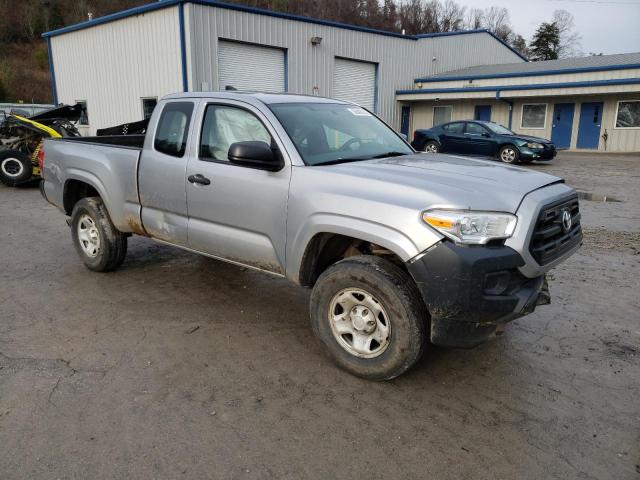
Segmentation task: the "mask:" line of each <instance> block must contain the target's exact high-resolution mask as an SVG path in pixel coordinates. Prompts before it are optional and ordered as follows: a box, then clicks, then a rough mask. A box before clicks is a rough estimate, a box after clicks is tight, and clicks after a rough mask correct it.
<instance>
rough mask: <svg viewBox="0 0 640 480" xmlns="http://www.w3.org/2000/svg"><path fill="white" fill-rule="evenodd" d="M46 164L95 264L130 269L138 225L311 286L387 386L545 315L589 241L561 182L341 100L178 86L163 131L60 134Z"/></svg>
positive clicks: (334, 332)
mask: <svg viewBox="0 0 640 480" xmlns="http://www.w3.org/2000/svg"><path fill="white" fill-rule="evenodd" d="M40 163H41V168H42V172H43V178H44V180H43V183H42V187H41V190H42V193H43V195H44V197H45V198H46V199H47V200H48V201H49V202H51V203H52V204H54V205H56V206H57V207H59V208H60V209H61V210H62V211H63V212H64V213H65V215H67V216H69V217H70V221H69V223H70V226H71V234H72V237H73V242H74V244H75V247H76V249H77V251H78V254H79V255H80V257H81V258H82V260H83V261H84V263H85V264H86V266H87V267H88V268H89V269H91V270H95V271H109V270H114V269H115V268H117V267H118V266H119V265H120V264H121V263H122V262H123V260H124V258H125V255H126V251H127V239H128V237H129V236H130V235H132V234H137V235H143V236H146V237H150V238H152V239H154V240H157V241H159V242H163V243H166V244H170V245H175V246H177V247H181V248H184V249H187V250H190V251H193V252H197V253H201V254H203V255H208V256H211V257H214V258H218V259H220V260H224V261H228V262H231V263H235V264H238V265H243V266H247V267H252V268H256V269H259V270H263V271H265V272H269V273H271V274H274V275H278V276H282V277H286V278H288V279H289V280H291V281H292V282H295V283H296V284H298V285H301V286H304V287H312V288H313V291H312V294H311V305H310V310H311V323H312V326H313V329H314V331H315V333H316V334H317V336H318V337H319V338H320V340H321V341H322V342H323V343H324V344H325V346H326V347H327V349H328V351H329V352H330V354H331V356H332V357H333V358H334V360H335V361H336V362H337V363H338V364H339V365H340V366H341V367H343V368H345V369H346V370H348V371H349V372H351V373H353V374H355V375H359V376H362V377H365V378H369V379H375V380H384V379H390V378H393V377H396V376H397V375H400V374H401V373H403V372H404V371H406V370H407V369H408V368H409V367H411V365H413V364H414V363H415V362H416V361H417V360H418V358H419V357H420V355H421V353H422V352H423V350H424V348H425V346H426V344H427V343H428V341H430V342H431V343H434V344H437V345H445V346H459V347H471V346H474V345H478V344H480V343H482V342H484V341H486V340H487V339H489V338H491V337H493V336H494V335H495V333H496V329H498V328H501V327H502V326H503V325H504V324H505V323H506V322H509V321H511V320H513V319H515V318H518V317H520V316H522V315H526V314H528V313H531V312H532V311H533V310H534V308H535V307H536V305H537V304H538V303H540V298H541V297H546V288H545V285H546V283H545V273H546V272H547V271H548V270H549V269H551V268H553V267H555V266H556V265H558V264H559V263H561V262H562V261H564V260H565V259H566V258H567V257H569V256H570V255H572V254H573V253H574V252H575V251H576V250H577V249H578V248H579V246H580V245H581V243H582V231H581V228H580V213H579V207H578V199H577V196H576V192H575V191H574V190H573V189H572V188H570V187H568V186H567V185H565V184H564V182H563V181H562V180H561V179H559V178H556V177H553V176H550V175H546V174H543V173H538V172H534V171H531V170H524V169H521V168H518V167H513V166H506V165H501V164H498V163H495V162H491V161H485V160H476V159H469V158H462V157H455V156H447V155H442V154H428V153H416V152H415V151H414V150H413V149H412V148H411V146H410V145H409V144H407V142H406V141H405V140H404V139H403V138H402V137H401V136H400V135H398V134H397V133H395V132H394V131H393V130H392V129H391V128H389V127H388V126H387V125H386V124H385V123H384V122H382V121H381V120H380V119H379V118H377V117H376V116H375V115H373V114H371V113H370V112H368V111H367V110H365V109H362V108H360V107H358V106H356V105H353V104H350V103H345V102H341V101H337V100H332V99H326V98H318V97H308V96H299V95H284V94H261V93H239V92H225V93H222V92H220V93H184V94H175V95H169V96H167V97H165V98H163V99H162V100H161V101H160V103H159V104H158V106H157V107H156V109H155V111H154V112H153V115H152V117H151V119H150V123H149V127H148V131H147V134H146V136H127V137H84V138H78V139H57V140H46V141H45V144H44V149H43V153H42V154H41V155H40ZM541 292H542V294H541Z"/></svg>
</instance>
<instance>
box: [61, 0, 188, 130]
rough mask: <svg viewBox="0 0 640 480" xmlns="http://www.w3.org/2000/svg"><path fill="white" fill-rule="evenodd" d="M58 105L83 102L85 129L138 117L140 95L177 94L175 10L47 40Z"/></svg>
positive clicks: (179, 85)
mask: <svg viewBox="0 0 640 480" xmlns="http://www.w3.org/2000/svg"><path fill="white" fill-rule="evenodd" d="M51 47H52V51H53V64H54V70H55V75H56V86H57V90H58V101H59V102H64V103H74V102H75V101H76V100H86V101H87V110H88V113H89V128H88V129H85V130H86V133H89V134H94V133H95V130H96V129H97V128H103V127H107V126H113V125H118V124H121V123H125V122H130V121H134V120H141V119H142V101H141V98H142V97H161V96H162V95H165V94H167V93H172V92H178V91H182V64H181V61H180V34H179V23H178V7H172V8H165V9H161V10H157V11H153V12H148V13H145V14H142V15H136V16H133V17H128V18H124V19H122V20H118V21H114V22H109V23H105V24H102V25H96V26H94V27H91V28H87V29H83V30H77V31H74V32H70V33H66V34H63V35H59V36H54V37H52V38H51Z"/></svg>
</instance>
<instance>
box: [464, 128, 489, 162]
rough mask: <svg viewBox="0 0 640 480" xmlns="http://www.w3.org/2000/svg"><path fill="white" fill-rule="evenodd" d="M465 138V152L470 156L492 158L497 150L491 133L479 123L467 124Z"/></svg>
mask: <svg viewBox="0 0 640 480" xmlns="http://www.w3.org/2000/svg"><path fill="white" fill-rule="evenodd" d="M464 138H465V147H464V152H465V153H468V154H470V155H481V156H490V155H493V154H494V152H495V150H496V146H495V141H494V140H493V138H492V135H491V133H489V131H488V130H487V129H486V128H484V127H483V126H482V125H480V124H479V123H474V122H467V125H466V127H465V130H464Z"/></svg>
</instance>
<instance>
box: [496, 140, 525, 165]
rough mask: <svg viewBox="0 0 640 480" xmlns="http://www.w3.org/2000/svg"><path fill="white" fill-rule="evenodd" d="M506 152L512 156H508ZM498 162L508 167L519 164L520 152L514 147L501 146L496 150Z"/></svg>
mask: <svg viewBox="0 0 640 480" xmlns="http://www.w3.org/2000/svg"><path fill="white" fill-rule="evenodd" d="M508 152H512V153H513V155H510V154H508ZM498 160H500V161H501V162H503V163H508V164H510V165H514V164H516V163H519V162H520V150H518V147H516V146H515V145H503V146H502V147H500V150H498Z"/></svg>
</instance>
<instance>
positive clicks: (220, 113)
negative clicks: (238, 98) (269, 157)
mask: <svg viewBox="0 0 640 480" xmlns="http://www.w3.org/2000/svg"><path fill="white" fill-rule="evenodd" d="M247 141H260V142H264V143H266V144H267V145H271V135H270V134H269V131H268V130H267V129H266V127H265V126H264V125H263V124H262V122H261V121H260V120H259V119H258V118H257V117H256V116H255V115H254V114H253V113H251V112H249V111H247V110H245V109H243V108H239V107H233V106H229V105H209V106H207V110H206V112H205V115H204V121H203V123H202V133H201V135H200V159H201V160H208V161H223V162H228V161H229V156H228V155H229V147H230V146H231V145H232V144H234V143H236V142H247Z"/></svg>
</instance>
